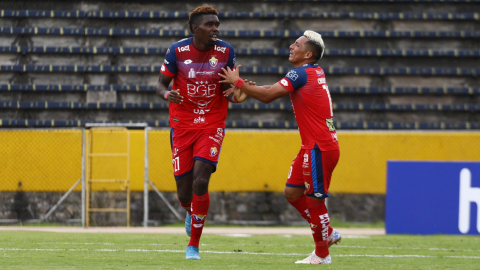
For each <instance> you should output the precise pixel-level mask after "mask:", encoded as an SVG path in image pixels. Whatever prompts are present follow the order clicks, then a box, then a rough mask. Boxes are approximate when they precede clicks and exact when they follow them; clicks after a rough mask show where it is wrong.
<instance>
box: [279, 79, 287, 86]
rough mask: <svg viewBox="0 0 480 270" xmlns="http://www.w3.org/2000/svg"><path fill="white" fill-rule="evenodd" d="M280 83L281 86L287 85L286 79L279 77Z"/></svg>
mask: <svg viewBox="0 0 480 270" xmlns="http://www.w3.org/2000/svg"><path fill="white" fill-rule="evenodd" d="M280 83H281V84H283V86H288V81H287V80H285V79H281V80H280Z"/></svg>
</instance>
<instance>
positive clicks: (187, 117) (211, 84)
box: [160, 38, 235, 129]
mask: <svg viewBox="0 0 480 270" xmlns="http://www.w3.org/2000/svg"><path fill="white" fill-rule="evenodd" d="M227 66H228V67H230V68H232V69H233V67H234V66H235V52H234V50H233V47H232V46H231V45H230V44H228V43H227V42H225V41H222V40H217V42H216V44H215V46H213V47H212V48H211V49H210V50H208V51H201V50H199V49H197V48H196V47H195V45H194V44H193V38H186V39H182V40H180V41H178V42H176V43H174V44H172V46H170V48H168V50H167V54H166V55H165V60H164V63H163V65H162V68H161V71H160V72H162V73H163V74H165V75H167V76H170V77H173V85H172V89H175V90H177V89H179V90H180V95H182V96H183V97H184V99H183V102H182V104H176V103H169V113H170V126H171V127H173V128H185V129H204V128H211V127H215V128H225V120H226V119H227V111H228V100H227V99H226V98H225V97H224V96H223V89H222V87H221V84H220V83H219V81H221V80H222V78H221V77H220V76H218V73H221V72H222V70H221V68H222V67H223V68H226V67H227Z"/></svg>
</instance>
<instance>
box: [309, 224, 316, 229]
mask: <svg viewBox="0 0 480 270" xmlns="http://www.w3.org/2000/svg"><path fill="white" fill-rule="evenodd" d="M316 227H318V225H315V224H313V223H310V228H312V229H313V228H316Z"/></svg>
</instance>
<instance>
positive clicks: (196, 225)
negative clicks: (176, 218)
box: [193, 224, 203, 229]
mask: <svg viewBox="0 0 480 270" xmlns="http://www.w3.org/2000/svg"><path fill="white" fill-rule="evenodd" d="M202 226H203V224H193V227H195V228H197V229H198V228H201V227H202Z"/></svg>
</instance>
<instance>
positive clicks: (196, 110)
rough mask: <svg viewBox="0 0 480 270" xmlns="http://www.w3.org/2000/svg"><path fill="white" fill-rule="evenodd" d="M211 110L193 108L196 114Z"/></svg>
mask: <svg viewBox="0 0 480 270" xmlns="http://www.w3.org/2000/svg"><path fill="white" fill-rule="evenodd" d="M209 111H210V110H202V109H193V113H194V114H205V113H207V112H209Z"/></svg>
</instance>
